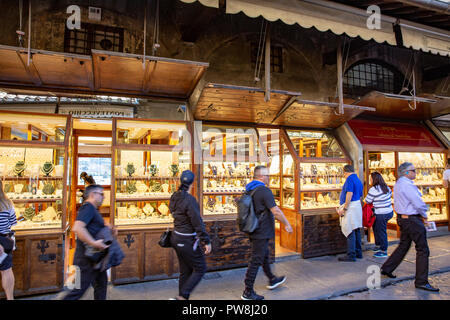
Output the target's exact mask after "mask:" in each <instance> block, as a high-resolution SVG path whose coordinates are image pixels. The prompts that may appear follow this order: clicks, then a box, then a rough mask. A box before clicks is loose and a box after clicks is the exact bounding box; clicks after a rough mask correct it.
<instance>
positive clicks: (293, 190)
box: [268, 128, 351, 258]
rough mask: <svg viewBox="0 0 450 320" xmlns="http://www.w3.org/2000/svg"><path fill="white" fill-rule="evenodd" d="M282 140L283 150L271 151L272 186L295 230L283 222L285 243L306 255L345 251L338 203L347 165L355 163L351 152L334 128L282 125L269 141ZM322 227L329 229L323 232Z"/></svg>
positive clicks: (276, 141)
mask: <svg viewBox="0 0 450 320" xmlns="http://www.w3.org/2000/svg"><path fill="white" fill-rule="evenodd" d="M274 137H276V136H275V135H274ZM277 143H278V147H277V149H278V150H280V152H279V156H273V157H271V167H270V168H271V184H270V186H271V189H272V191H273V192H274V194H279V195H280V197H279V204H280V207H281V209H282V210H283V212H284V214H285V216H286V218H287V219H288V221H289V222H290V224H291V225H292V226H293V227H294V233H293V234H288V233H287V232H285V231H284V229H283V228H280V245H281V246H283V247H285V248H288V249H290V250H294V251H297V252H301V253H302V255H303V256H304V257H305V258H307V257H313V256H318V255H323V254H332V253H337V252H341V251H342V250H343V248H344V246H345V243H344V242H343V240H345V238H344V239H342V237H341V232H340V229H339V221H338V217H337V214H336V208H337V207H339V195H340V191H341V189H342V186H343V184H344V182H345V181H344V180H345V179H344V173H343V167H344V165H345V164H348V163H351V161H350V160H349V158H348V156H347V154H346V153H345V151H344V150H343V149H342V147H341V146H340V144H339V143H338V141H337V140H336V138H335V137H334V135H333V133H332V132H331V131H315V130H296V129H284V128H282V129H280V130H279V136H278V137H277V138H276V139H274V138H273V137H272V139H268V146H270V145H276V144H277ZM275 165H278V166H279V170H278V171H277V170H276V169H275ZM324 221H327V223H324ZM320 228H324V230H321V232H320V234H318V233H317V231H318V230H319V229H320ZM325 229H326V230H325ZM314 233H316V234H315V235H314Z"/></svg>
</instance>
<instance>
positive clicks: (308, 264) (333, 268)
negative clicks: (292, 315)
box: [21, 231, 450, 300]
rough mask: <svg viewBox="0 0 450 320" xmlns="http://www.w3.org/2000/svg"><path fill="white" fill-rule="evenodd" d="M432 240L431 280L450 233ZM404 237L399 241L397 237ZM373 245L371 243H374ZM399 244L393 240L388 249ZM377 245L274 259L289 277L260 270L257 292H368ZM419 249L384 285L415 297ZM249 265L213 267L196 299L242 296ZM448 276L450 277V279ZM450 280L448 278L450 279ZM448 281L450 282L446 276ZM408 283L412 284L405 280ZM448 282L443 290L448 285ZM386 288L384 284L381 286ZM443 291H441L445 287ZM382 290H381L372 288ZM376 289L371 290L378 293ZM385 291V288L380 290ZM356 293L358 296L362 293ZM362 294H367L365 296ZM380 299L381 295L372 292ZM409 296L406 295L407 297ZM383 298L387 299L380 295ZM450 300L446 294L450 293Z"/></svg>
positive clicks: (116, 293)
mask: <svg viewBox="0 0 450 320" xmlns="http://www.w3.org/2000/svg"><path fill="white" fill-rule="evenodd" d="M443 234H444V235H441V236H438V237H432V238H429V239H428V243H429V247H430V260H429V261H430V267H429V273H430V275H431V276H430V282H432V281H433V275H436V276H438V275H440V274H443V273H445V272H450V233H449V232H448V231H446V232H444V233H443ZM397 242H398V241H397ZM370 247H371V245H368V247H367V248H370ZM396 247H397V244H391V245H390V247H389V249H388V253H389V254H390V253H392V251H393V250H394V249H395V248H396ZM372 255H373V252H372V251H371V250H366V251H364V257H363V259H361V260H358V261H357V262H339V261H338V260H337V256H324V257H318V258H311V259H302V258H300V257H298V256H295V257H288V258H285V259H282V260H281V261H277V262H275V263H274V264H273V269H274V273H275V274H276V275H286V276H287V281H286V283H285V284H284V285H282V286H280V287H279V288H277V289H276V290H273V291H271V290H268V289H266V287H265V286H266V284H267V279H266V278H265V276H264V274H263V272H262V270H261V269H260V271H259V273H258V277H257V279H256V283H255V291H256V292H257V293H259V294H262V295H264V296H265V298H266V299H267V300H308V299H312V300H317V299H333V298H338V297H343V296H345V295H347V297H348V295H349V294H353V293H356V294H357V293H360V292H367V290H368V288H367V281H368V278H369V276H370V274H369V273H367V268H368V267H370V266H373V265H375V266H381V265H382V263H383V262H384V261H385V259H380V258H373V257H372ZM415 255H416V252H415V249H414V244H413V245H412V246H411V249H410V251H409V252H408V254H407V256H406V257H405V260H404V261H403V262H402V264H401V265H400V266H399V267H398V269H397V270H396V271H395V272H394V273H395V274H396V275H397V278H396V279H389V278H386V277H383V276H382V277H381V286H382V287H384V288H386V287H389V286H391V285H393V284H399V285H400V286H401V287H404V288H405V289H406V290H408V291H409V292H411V295H410V296H408V297H415V292H416V291H419V290H417V289H415V288H414V285H412V286H411V285H407V283H412V281H407V280H412V279H414V274H415V259H416V257H415ZM245 272H246V268H239V269H232V270H225V271H220V272H209V273H207V274H206V275H205V278H204V279H203V280H202V282H200V284H199V286H198V287H197V288H196V290H195V291H194V293H193V294H192V295H191V299H192V300H237V299H240V296H241V294H242V290H243V279H244V275H245ZM444 279H445V278H444ZM447 279H448V278H447ZM444 282H445V281H444ZM401 283H403V284H401ZM405 283H406V284H405ZM177 288H178V281H177V280H176V279H170V280H161V281H151V282H144V283H136V284H127V285H120V286H113V285H109V287H108V299H111V300H167V299H168V298H170V297H173V296H175V295H176V294H177V291H178V290H177ZM448 289H449V285H448V283H447V284H446V286H444V287H443V288H442V290H444V291H445V290H448ZM381 290H384V289H381ZM442 290H441V291H442ZM372 291H377V290H372ZM372 291H371V292H372ZM379 292H380V293H381V291H379ZM442 294H443V297H446V299H448V298H449V294H448V292H444V293H442ZM63 295H64V293H63V292H60V293H57V294H50V295H42V296H34V297H26V298H21V299H27V300H28V299H31V300H58V299H60V298H61V297H62V296H63ZM355 297H358V295H356V296H355ZM360 297H361V299H363V296H362V295H360ZM371 297H372V298H376V296H375V295H372V296H371ZM92 298H93V294H92V288H91V289H89V290H88V291H87V293H86V294H85V296H84V298H83V300H84V299H87V300H90V299H92ZM405 298H406V296H405ZM378 299H383V298H382V297H379V298H378ZM444 299H445V298H444Z"/></svg>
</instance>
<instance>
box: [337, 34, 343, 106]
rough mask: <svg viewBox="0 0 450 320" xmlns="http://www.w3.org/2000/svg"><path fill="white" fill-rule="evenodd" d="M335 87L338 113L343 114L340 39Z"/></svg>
mask: <svg viewBox="0 0 450 320" xmlns="http://www.w3.org/2000/svg"><path fill="white" fill-rule="evenodd" d="M336 59H337V60H336V61H337V81H338V82H337V87H338V97H339V107H338V113H339V114H344V91H343V71H342V44H341V41H340V39H339V40H338V47H337V57H336Z"/></svg>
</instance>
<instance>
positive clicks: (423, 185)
mask: <svg viewBox="0 0 450 320" xmlns="http://www.w3.org/2000/svg"><path fill="white" fill-rule="evenodd" d="M367 155H368V171H367V172H368V174H367V185H368V188H370V178H369V176H370V173H372V172H374V171H377V172H379V173H380V174H381V175H382V176H383V179H384V180H385V182H386V184H387V185H388V186H389V187H390V188H391V189H392V190H393V188H394V185H395V182H396V181H397V178H398V172H397V169H398V166H399V165H401V164H402V163H404V162H411V163H412V164H413V165H414V167H415V168H416V178H415V179H414V184H415V185H416V186H417V187H418V188H419V191H420V193H421V194H422V200H423V201H424V202H425V203H426V204H427V205H428V207H429V210H428V218H429V220H430V221H446V220H448V213H447V205H446V203H447V189H445V188H444V186H443V184H442V177H443V172H444V170H445V158H446V157H445V154H444V153H428V152H373V151H372V152H368V153H367ZM368 188H367V189H368ZM392 202H393V203H394V199H392ZM396 218H397V215H396V213H395V210H394V218H393V219H391V220H390V224H391V225H396V223H397V220H396Z"/></svg>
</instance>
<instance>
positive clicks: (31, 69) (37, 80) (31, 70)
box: [17, 51, 42, 86]
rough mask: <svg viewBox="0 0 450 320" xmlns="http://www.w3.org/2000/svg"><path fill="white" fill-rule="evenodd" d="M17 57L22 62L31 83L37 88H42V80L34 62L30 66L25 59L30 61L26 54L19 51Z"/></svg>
mask: <svg viewBox="0 0 450 320" xmlns="http://www.w3.org/2000/svg"><path fill="white" fill-rule="evenodd" d="M17 55H18V56H19V59H20V62H21V63H22V65H23V67H24V68H25V71H26V72H27V74H28V75H29V76H30V78H31V81H33V83H34V84H35V85H37V86H42V80H41V77H40V76H39V72H38V71H37V69H36V66H35V65H34V63H33V61H31V62H30V65H29V66H28V63H27V61H25V59H28V58H27V57H26V55H25V54H21V53H20V52H19V51H17Z"/></svg>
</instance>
